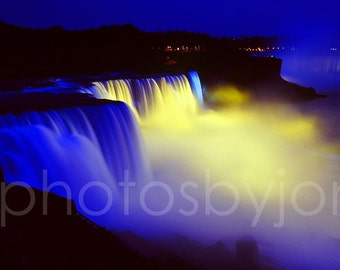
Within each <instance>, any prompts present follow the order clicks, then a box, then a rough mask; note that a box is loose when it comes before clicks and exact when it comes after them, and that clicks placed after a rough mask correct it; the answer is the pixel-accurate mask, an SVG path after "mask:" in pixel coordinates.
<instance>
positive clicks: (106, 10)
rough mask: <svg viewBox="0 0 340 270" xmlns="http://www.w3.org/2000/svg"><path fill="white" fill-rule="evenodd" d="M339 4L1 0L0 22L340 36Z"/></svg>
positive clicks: (334, 0)
mask: <svg viewBox="0 0 340 270" xmlns="http://www.w3.org/2000/svg"><path fill="white" fill-rule="evenodd" d="M339 14H340V1H339V0H323V1H311V0H308V1H306V0H302V1H299V0H284V1H277V0H272V1H269V0H258V1H249V0H243V1H242V0H234V1H228V0H210V1H193V0H186V1H185V0H182V1H179V0H171V1H168V2H167V1H165V0H163V1H160V0H158V1H156V0H149V1H142V0H124V1H123V0H122V1H116V0H83V1H81V0H45V1H43V0H1V2H0V20H3V21H5V22H8V23H13V24H17V25H22V26H29V27H34V28H37V27H43V28H45V27H50V26H53V25H60V26H62V27H64V28H66V29H84V28H89V27H99V26H102V25H111V24H125V23H131V24H133V25H135V26H137V27H139V28H140V29H142V30H146V31H158V30H161V31H165V30H188V31H193V32H202V33H208V34H211V35H214V36H233V37H239V36H254V35H283V34H301V35H314V36H326V35H327V36H332V35H334V32H335V31H338V33H339V32H340V31H339V30H340V15H339Z"/></svg>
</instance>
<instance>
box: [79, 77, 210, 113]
mask: <svg viewBox="0 0 340 270" xmlns="http://www.w3.org/2000/svg"><path fill="white" fill-rule="evenodd" d="M84 92H86V93H89V94H92V95H93V96H94V97H96V98H99V99H110V100H120V101H123V102H125V103H127V104H128V105H129V106H130V107H131V109H132V110H133V111H134V112H135V114H136V115H137V116H138V117H139V116H140V117H148V116H149V115H150V114H152V113H157V114H159V113H160V112H161V111H164V110H168V109H169V108H176V110H180V111H185V112H187V113H190V114H195V113H196V112H197V110H198V107H199V106H200V105H203V95H202V87H201V83H200V79H199V76H198V73H197V72H196V71H191V72H189V73H188V75H187V76H186V75H184V74H181V75H172V76H161V77H156V78H138V79H115V80H104V81H95V82H93V84H92V86H91V87H89V88H86V89H84Z"/></svg>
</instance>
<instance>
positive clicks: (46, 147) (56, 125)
mask: <svg viewBox="0 0 340 270" xmlns="http://www.w3.org/2000/svg"><path fill="white" fill-rule="evenodd" d="M0 146H1V147H0V164H1V166H2V169H3V172H4V176H5V180H6V182H8V183H13V182H21V183H20V184H27V185H29V186H31V187H35V188H38V189H40V190H47V189H48V190H49V189H50V188H52V186H53V185H55V186H58V187H55V188H53V190H52V192H55V193H58V194H59V195H61V196H67V197H72V199H74V200H75V202H76V205H77V208H78V209H79V210H80V211H82V210H84V207H81V206H82V205H79V202H80V201H78V197H79V193H80V192H83V195H84V187H86V201H85V202H83V204H84V203H85V204H86V208H85V209H86V210H88V211H85V214H87V213H88V212H91V211H92V212H91V213H93V212H96V209H97V210H98V209H102V208H103V205H105V202H107V197H106V196H111V195H112V197H113V200H114V201H117V200H116V198H117V196H120V195H119V194H120V193H119V191H118V189H119V184H118V183H119V182H122V181H124V177H125V175H126V172H127V173H128V176H129V179H130V180H131V181H135V182H136V183H143V182H147V181H149V180H150V178H151V173H150V168H149V164H148V161H147V159H146V157H145V156H144V149H143V141H142V139H141V134H140V129H139V126H138V124H137V122H136V120H135V118H134V115H133V113H132V112H131V110H130V109H129V107H128V106H127V105H126V104H125V103H123V102H116V103H115V104H105V105H100V106H91V105H88V106H79V107H73V108H63V109H58V110H48V111H40V112H37V111H27V112H23V113H20V114H3V115H1V116H0ZM103 190H104V191H105V192H106V194H105V193H104V194H103ZM80 203H81V202H80ZM106 205H107V203H106ZM82 208H83V209H82ZM89 209H91V210H89ZM83 212H84V211H83ZM101 222H102V223H104V224H105V221H101Z"/></svg>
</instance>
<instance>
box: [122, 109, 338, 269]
mask: <svg viewBox="0 0 340 270" xmlns="http://www.w3.org/2000/svg"><path fill="white" fill-rule="evenodd" d="M174 116H176V117H174ZM320 127H321V119H318V118H316V117H312V116H307V115H303V114H302V113H299V112H298V110H296V109H295V108H294V107H293V106H289V105H277V106H275V105H258V104H249V103H248V104H247V105H239V104H238V105H235V106H228V107H227V108H224V109H220V110H212V109H207V108H206V109H202V110H201V111H200V112H198V113H197V114H196V115H192V114H190V115H188V114H186V113H183V114H181V115H180V114H179V112H178V111H176V112H175V111H169V112H168V114H167V115H165V114H162V117H156V118H152V117H150V118H149V119H148V120H145V121H144V122H143V123H142V132H143V136H144V140H145V147H146V151H147V155H148V157H149V159H150V164H151V168H152V172H153V179H154V181H153V182H151V183H149V184H147V185H146V186H137V187H134V188H132V189H130V191H131V193H130V196H129V213H128V214H127V215H126V212H125V215H124V216H122V217H120V218H117V220H120V222H118V223H116V225H117V226H118V227H117V228H118V229H129V230H132V231H134V232H135V233H138V234H140V235H143V236H145V237H151V238H152V237H162V236H164V235H171V234H173V233H179V234H182V235H184V236H186V237H188V238H190V239H195V240H199V241H201V242H203V243H206V244H209V243H214V242H215V241H218V240H221V239H222V240H225V241H226V242H227V243H230V242H232V241H235V240H237V239H239V238H241V237H244V236H251V237H253V238H254V239H255V240H256V241H257V242H258V243H259V246H260V252H261V253H262V254H265V255H268V256H270V257H271V258H273V259H274V260H276V261H277V262H279V263H281V264H282V265H284V266H287V268H288V269H303V268H304V269H306V267H308V269H321V268H322V269H330V268H331V267H334V266H335V265H337V266H339V265H340V260H339V259H338V254H337V251H336V248H337V247H338V245H339V244H338V242H337V241H338V240H337V238H339V237H340V232H339V230H338V220H339V217H338V215H339V213H338V212H339V210H338V206H339V202H338V201H339V193H340V183H339V182H340V181H339V179H338V178H339V177H338V176H339V172H340V169H339V168H340V166H338V165H339V163H340V156H339V154H338V153H339V144H338V143H337V142H336V141H332V142H329V141H328V138H327V136H326V135H325V134H323V133H322V132H321V130H320ZM125 194H127V193H125ZM125 203H126V201H125ZM125 210H126V204H125ZM117 220H116V221H117ZM128 220H129V222H127V221H128ZM327 267H329V268H327Z"/></svg>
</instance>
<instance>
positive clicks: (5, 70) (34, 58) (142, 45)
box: [0, 22, 277, 79]
mask: <svg viewBox="0 0 340 270" xmlns="http://www.w3.org/2000/svg"><path fill="white" fill-rule="evenodd" d="M0 36H1V43H0V79H8V78H22V77H46V76H62V75H68V74H75V73H76V74H79V73H101V72H112V71H125V70H130V71H131V70H136V71H160V70H161V71H166V70H173V69H180V68H183V69H191V68H194V69H206V68H207V67H208V66H209V67H214V68H218V67H219V66H224V65H227V64H228V63H233V62H235V61H238V60H239V59H243V58H244V57H247V56H246V55H245V53H244V52H243V50H242V49H241V48H244V47H257V46H262V45H264V44H265V45H270V46H271V45H274V44H275V42H276V41H277V38H276V37H268V38H265V37H251V38H241V39H235V38H217V37H212V36H209V35H207V34H200V33H190V32H186V31H168V32H153V33H149V32H143V31H140V30H139V29H138V28H136V27H134V26H132V25H120V26H118V25H112V26H103V27H100V28H96V29H87V30H82V31H76V30H73V31H69V30H64V29H63V28H61V27H59V26H54V27H51V28H49V29H30V28H24V27H18V26H15V25H8V24H6V23H4V22H0Z"/></svg>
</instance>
